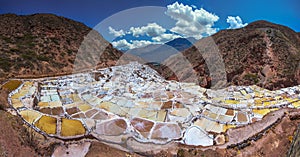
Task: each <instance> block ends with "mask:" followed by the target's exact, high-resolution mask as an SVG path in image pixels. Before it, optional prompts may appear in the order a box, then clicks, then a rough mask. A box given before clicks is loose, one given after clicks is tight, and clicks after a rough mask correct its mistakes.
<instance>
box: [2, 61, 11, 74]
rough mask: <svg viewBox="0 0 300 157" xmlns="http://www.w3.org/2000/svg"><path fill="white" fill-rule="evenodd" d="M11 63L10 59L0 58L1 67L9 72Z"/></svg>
mask: <svg viewBox="0 0 300 157" xmlns="http://www.w3.org/2000/svg"><path fill="white" fill-rule="evenodd" d="M11 65H12V64H11V62H10V59H6V58H0V68H1V69H3V71H5V72H9V70H10V67H11Z"/></svg>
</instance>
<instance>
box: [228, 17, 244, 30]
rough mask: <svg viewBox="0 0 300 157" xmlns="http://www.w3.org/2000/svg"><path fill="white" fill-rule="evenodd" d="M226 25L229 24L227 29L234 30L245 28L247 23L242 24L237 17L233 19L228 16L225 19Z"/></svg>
mask: <svg viewBox="0 0 300 157" xmlns="http://www.w3.org/2000/svg"><path fill="white" fill-rule="evenodd" d="M227 23H229V25H230V26H229V27H228V29H236V28H241V27H245V26H247V25H248V23H244V24H243V21H242V19H241V18H240V17H239V16H236V17H233V16H228V17H227Z"/></svg>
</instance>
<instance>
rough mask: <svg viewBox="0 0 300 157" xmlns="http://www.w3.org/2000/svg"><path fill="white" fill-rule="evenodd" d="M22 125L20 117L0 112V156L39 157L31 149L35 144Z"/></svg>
mask: <svg viewBox="0 0 300 157" xmlns="http://www.w3.org/2000/svg"><path fill="white" fill-rule="evenodd" d="M22 124H23V122H22V121H21V119H19V118H18V117H16V116H13V115H11V114H9V113H7V112H5V111H2V110H0V126H1V127H0V156H11V157H13V156H23V157H33V156H38V154H37V153H36V151H35V150H34V149H33V148H32V147H30V146H34V142H33V141H31V139H30V138H29V137H30V136H29V134H28V132H27V130H26V128H25V127H24V126H23V125H22ZM3 126H5V127H3Z"/></svg>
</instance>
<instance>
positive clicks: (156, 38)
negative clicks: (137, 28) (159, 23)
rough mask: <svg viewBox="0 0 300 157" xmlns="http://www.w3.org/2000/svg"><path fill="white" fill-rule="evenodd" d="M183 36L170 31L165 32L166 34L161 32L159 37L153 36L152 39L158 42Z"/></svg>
mask: <svg viewBox="0 0 300 157" xmlns="http://www.w3.org/2000/svg"><path fill="white" fill-rule="evenodd" d="M180 37H182V36H180V35H177V34H169V33H165V34H161V35H160V36H157V37H153V38H152V40H153V41H155V42H158V43H165V42H168V41H171V40H174V39H176V38H180Z"/></svg>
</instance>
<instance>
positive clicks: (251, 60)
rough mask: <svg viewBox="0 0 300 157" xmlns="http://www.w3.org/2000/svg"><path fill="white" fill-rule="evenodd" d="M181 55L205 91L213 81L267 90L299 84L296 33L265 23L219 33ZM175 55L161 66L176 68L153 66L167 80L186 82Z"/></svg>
mask: <svg viewBox="0 0 300 157" xmlns="http://www.w3.org/2000/svg"><path fill="white" fill-rule="evenodd" d="M180 55H183V56H184V57H186V59H187V60H188V61H189V63H190V64H191V65H192V67H193V69H194V70H195V71H196V72H197V74H196V75H197V77H198V79H199V80H198V81H199V84H200V85H201V86H203V87H207V88H210V87H211V86H212V80H214V81H215V82H214V84H218V85H219V84H220V83H218V81H223V84H224V80H225V82H226V83H225V84H226V85H253V84H256V85H259V86H261V87H264V88H267V89H279V88H282V87H289V86H294V85H298V84H299V83H300V67H299V66H300V37H299V33H298V34H297V33H296V32H294V31H293V30H291V29H289V28H288V27H285V26H281V25H277V24H273V23H270V22H267V21H257V22H253V23H251V24H249V25H248V26H246V27H244V28H240V29H235V30H222V31H220V32H218V33H216V34H214V35H213V36H211V37H207V38H204V39H201V40H199V41H198V42H196V43H195V44H194V46H193V47H191V48H189V49H187V50H186V51H184V52H182V54H180ZM218 55H219V56H218ZM178 56H179V55H177V56H173V58H169V59H167V60H165V61H164V65H173V64H176V66H175V68H169V70H167V68H166V67H159V66H156V69H158V71H160V72H161V74H162V75H163V76H165V77H166V78H169V79H174V78H177V79H179V80H182V81H185V80H187V81H189V80H188V78H189V75H190V73H188V72H187V71H188V69H187V68H186V67H185V65H183V62H178V60H180V59H178ZM176 57H177V59H176ZM204 58H205V59H204ZM222 65H223V67H222ZM176 67H180V68H178V69H176ZM188 68H189V67H188ZM172 70H173V72H174V71H176V72H175V74H174V73H173V72H172ZM222 72H223V73H224V74H222ZM225 72H226V74H225ZM175 75H176V76H175ZM221 75H223V76H221ZM225 76H226V77H225ZM185 78H187V79H185ZM221 84H222V83H221Z"/></svg>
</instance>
